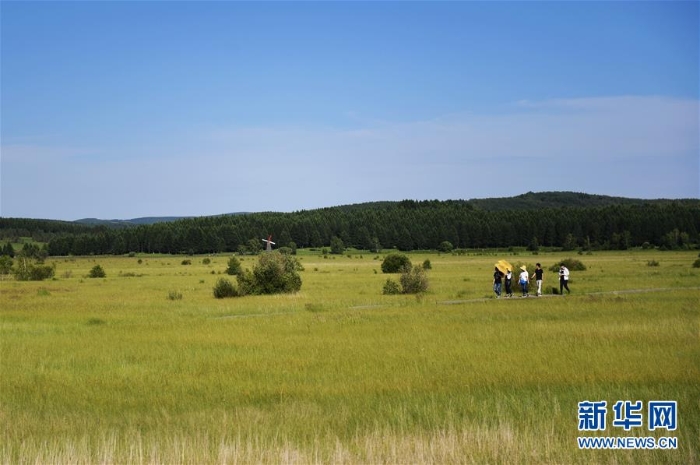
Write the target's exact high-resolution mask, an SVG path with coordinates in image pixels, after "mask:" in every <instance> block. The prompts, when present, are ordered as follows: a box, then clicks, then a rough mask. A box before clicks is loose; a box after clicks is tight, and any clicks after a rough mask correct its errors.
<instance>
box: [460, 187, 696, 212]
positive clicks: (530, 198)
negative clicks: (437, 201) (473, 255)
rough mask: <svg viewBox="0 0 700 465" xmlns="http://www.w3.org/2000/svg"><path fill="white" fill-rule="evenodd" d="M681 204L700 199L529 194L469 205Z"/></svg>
mask: <svg viewBox="0 0 700 465" xmlns="http://www.w3.org/2000/svg"><path fill="white" fill-rule="evenodd" d="M670 202H680V203H687V204H691V205H692V204H696V205H697V204H698V199H681V200H669V199H654V200H646V199H631V198H627V197H611V196H607V195H592V194H584V193H579V192H528V193H526V194H522V195H518V196H515V197H501V198H488V199H472V200H469V203H470V204H472V205H474V207H476V208H481V209H483V210H489V211H502V210H539V209H542V208H559V207H580V208H589V207H605V206H608V205H644V204H668V203H670Z"/></svg>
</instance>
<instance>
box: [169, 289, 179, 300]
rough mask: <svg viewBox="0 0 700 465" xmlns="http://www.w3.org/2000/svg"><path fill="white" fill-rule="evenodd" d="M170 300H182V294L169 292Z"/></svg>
mask: <svg viewBox="0 0 700 465" xmlns="http://www.w3.org/2000/svg"><path fill="white" fill-rule="evenodd" d="M168 300H182V292H178V291H170V292H168Z"/></svg>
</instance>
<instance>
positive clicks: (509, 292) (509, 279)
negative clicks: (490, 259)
mask: <svg viewBox="0 0 700 465" xmlns="http://www.w3.org/2000/svg"><path fill="white" fill-rule="evenodd" d="M505 281H506V297H513V272H512V271H510V269H509V268H506V280H505Z"/></svg>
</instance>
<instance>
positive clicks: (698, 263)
mask: <svg viewBox="0 0 700 465" xmlns="http://www.w3.org/2000/svg"><path fill="white" fill-rule="evenodd" d="M693 268H700V258H698V259H697V260H695V261H694V262H693Z"/></svg>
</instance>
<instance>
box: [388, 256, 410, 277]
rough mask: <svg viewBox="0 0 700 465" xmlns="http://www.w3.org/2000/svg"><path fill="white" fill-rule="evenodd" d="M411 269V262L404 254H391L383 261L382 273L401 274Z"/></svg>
mask: <svg viewBox="0 0 700 465" xmlns="http://www.w3.org/2000/svg"><path fill="white" fill-rule="evenodd" d="M406 269H411V260H410V259H409V258H408V257H407V256H406V255H404V254H402V253H390V254H389V255H387V256H386V257H384V260H383V261H382V273H401V272H402V271H404V270H406Z"/></svg>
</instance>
